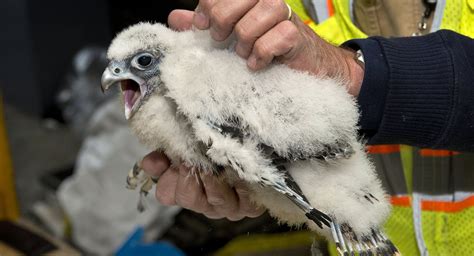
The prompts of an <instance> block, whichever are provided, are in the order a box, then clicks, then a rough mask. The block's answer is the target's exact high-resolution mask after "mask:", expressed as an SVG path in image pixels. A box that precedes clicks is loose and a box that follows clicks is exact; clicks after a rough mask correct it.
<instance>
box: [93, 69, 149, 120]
mask: <svg viewBox="0 0 474 256" xmlns="http://www.w3.org/2000/svg"><path fill="white" fill-rule="evenodd" d="M115 84H119V85H120V90H121V91H122V95H123V101H124V105H125V117H126V118H127V119H130V118H131V117H132V115H133V114H134V113H135V112H136V111H137V110H138V108H139V107H140V105H141V104H142V99H143V97H144V95H145V94H146V93H147V87H146V84H145V81H144V80H143V79H141V78H140V77H138V76H136V75H134V74H132V73H131V72H129V71H128V70H127V69H123V68H119V67H117V65H116V64H115V63H113V62H111V63H110V64H109V66H108V67H107V68H106V69H105V71H104V73H103V74H102V79H101V89H102V92H105V91H107V90H108V89H109V88H110V87H111V86H112V85H115Z"/></svg>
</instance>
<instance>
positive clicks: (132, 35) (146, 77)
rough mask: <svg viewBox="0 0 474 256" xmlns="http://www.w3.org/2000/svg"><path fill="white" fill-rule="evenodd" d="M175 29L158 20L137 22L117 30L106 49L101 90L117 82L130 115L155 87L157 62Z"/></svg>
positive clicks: (158, 84) (171, 39)
mask: <svg viewBox="0 0 474 256" xmlns="http://www.w3.org/2000/svg"><path fill="white" fill-rule="evenodd" d="M173 35H174V33H173V32H172V31H171V30H169V29H167V28H166V27H165V26H163V25H161V24H150V23H139V24H137V25H133V26H131V27H129V28H128V29H126V30H124V31H123V32H121V33H119V34H118V35H117V37H116V38H115V39H114V40H113V41H112V44H111V45H110V47H109V50H108V52H107V58H108V59H109V64H108V66H107V68H106V69H105V71H104V73H103V75H102V81H101V82H102V91H106V90H108V89H109V88H110V87H111V86H113V85H119V86H120V91H121V92H122V96H123V102H124V107H125V117H126V118H127V119H130V118H132V117H133V115H134V114H135V113H136V112H137V111H138V110H139V109H140V107H141V106H142V105H143V104H144V103H145V102H146V100H147V98H148V97H149V95H151V94H152V93H153V92H154V91H155V90H156V89H157V88H158V87H160V86H161V85H162V82H161V79H160V62H161V60H162V58H163V57H164V56H165V55H166V51H167V50H168V49H170V47H171V46H172V42H173Z"/></svg>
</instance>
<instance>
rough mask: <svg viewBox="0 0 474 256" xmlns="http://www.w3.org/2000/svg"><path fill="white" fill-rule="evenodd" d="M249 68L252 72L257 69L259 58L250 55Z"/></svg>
mask: <svg viewBox="0 0 474 256" xmlns="http://www.w3.org/2000/svg"><path fill="white" fill-rule="evenodd" d="M247 66H248V67H249V68H250V69H252V70H255V69H257V58H256V57H255V55H250V57H249V58H248V60H247Z"/></svg>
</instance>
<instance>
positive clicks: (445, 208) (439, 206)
mask: <svg viewBox="0 0 474 256" xmlns="http://www.w3.org/2000/svg"><path fill="white" fill-rule="evenodd" d="M390 201H391V203H392V205H394V206H399V207H411V197H409V196H392V197H391V198H390ZM473 206H474V195H472V196H470V197H468V198H466V199H464V200H462V201H459V202H440V201H429V200H423V201H422V202H421V209H422V210H423V211H436V212H447V213H454V212H460V211H462V210H464V209H466V208H469V207H473Z"/></svg>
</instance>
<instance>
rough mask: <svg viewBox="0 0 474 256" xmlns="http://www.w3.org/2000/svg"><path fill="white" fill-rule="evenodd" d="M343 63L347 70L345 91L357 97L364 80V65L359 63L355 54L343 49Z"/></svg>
mask: <svg viewBox="0 0 474 256" xmlns="http://www.w3.org/2000/svg"><path fill="white" fill-rule="evenodd" d="M344 51H345V52H346V54H345V57H344V59H345V62H346V66H347V70H348V74H347V75H346V78H347V79H348V81H347V85H346V86H347V91H348V92H349V94H351V95H352V96H354V97H357V96H358V95H359V93H360V88H361V86H362V82H363V80H364V63H363V62H361V61H360V60H359V59H360V58H359V56H358V55H357V52H354V51H352V50H349V49H344Z"/></svg>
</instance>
